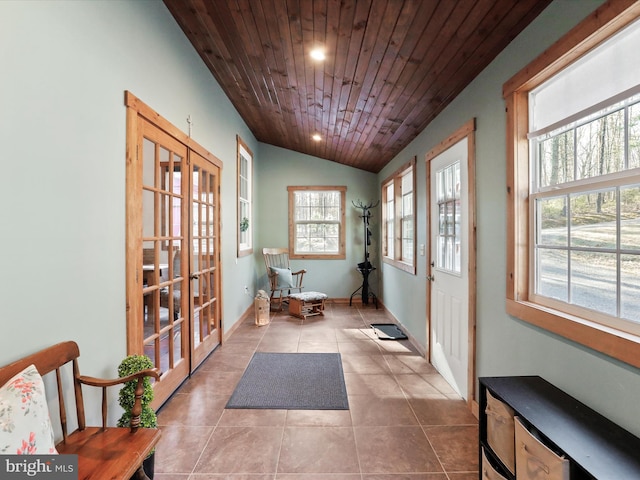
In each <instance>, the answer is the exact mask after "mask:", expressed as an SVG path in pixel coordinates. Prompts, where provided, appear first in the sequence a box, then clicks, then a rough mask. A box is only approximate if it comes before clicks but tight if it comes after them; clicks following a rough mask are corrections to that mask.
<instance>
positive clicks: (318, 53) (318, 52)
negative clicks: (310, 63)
mask: <svg viewBox="0 0 640 480" xmlns="http://www.w3.org/2000/svg"><path fill="white" fill-rule="evenodd" d="M309 54H310V55H311V58H313V59H314V60H318V61H322V60H324V59H325V58H326V57H325V54H324V50H323V49H322V48H314V49H313V50H311V52H310V53H309Z"/></svg>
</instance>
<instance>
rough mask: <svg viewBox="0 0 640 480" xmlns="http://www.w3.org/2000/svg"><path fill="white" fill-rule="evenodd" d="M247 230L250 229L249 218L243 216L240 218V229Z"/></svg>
mask: <svg viewBox="0 0 640 480" xmlns="http://www.w3.org/2000/svg"><path fill="white" fill-rule="evenodd" d="M247 230H249V219H248V218H247V217H242V220H240V231H241V232H246V231H247Z"/></svg>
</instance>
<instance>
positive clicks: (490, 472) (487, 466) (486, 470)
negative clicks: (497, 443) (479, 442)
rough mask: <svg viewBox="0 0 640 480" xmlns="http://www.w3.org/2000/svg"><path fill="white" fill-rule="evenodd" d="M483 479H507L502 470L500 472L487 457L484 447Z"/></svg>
mask: <svg viewBox="0 0 640 480" xmlns="http://www.w3.org/2000/svg"><path fill="white" fill-rule="evenodd" d="M481 468H482V476H481V478H482V480H507V478H506V477H504V476H502V475H501V474H500V472H498V471H497V470H496V469H495V468H493V465H491V462H489V460H488V459H487V456H486V454H485V453H484V448H483V449H482V467H481Z"/></svg>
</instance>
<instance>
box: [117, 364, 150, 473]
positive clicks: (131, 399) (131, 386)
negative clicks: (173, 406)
mask: <svg viewBox="0 0 640 480" xmlns="http://www.w3.org/2000/svg"><path fill="white" fill-rule="evenodd" d="M153 368H155V365H154V364H153V362H152V361H151V359H150V358H149V357H147V356H146V355H129V356H128V357H126V358H124V360H122V362H121V363H120V365H119V366H118V376H119V377H120V378H122V377H126V376H128V375H132V374H134V373H138V372H140V371H142V370H147V369H153ZM137 383H138V382H137V380H131V381H129V382H127V383H125V384H124V385H123V386H122V388H121V389H120V394H119V395H118V402H119V403H120V406H121V407H122V408H123V409H124V413H123V414H122V416H121V417H120V419H119V420H118V426H119V427H128V426H129V423H130V422H131V411H132V409H133V405H134V403H135V395H136V394H135V391H136V386H137ZM143 387H144V391H143V393H142V399H141V400H142V412H141V414H140V427H143V428H156V427H157V426H158V419H157V417H156V412H154V411H153V409H152V408H151V401H152V400H153V387H152V386H151V381H150V379H149V377H145V378H144V380H143ZM154 459H155V451H153V452H151V454H150V455H149V456H148V457H147V458H146V459H145V460H144V461H143V464H142V467H143V469H144V472H145V473H146V475H147V477H149V478H150V479H153V475H154Z"/></svg>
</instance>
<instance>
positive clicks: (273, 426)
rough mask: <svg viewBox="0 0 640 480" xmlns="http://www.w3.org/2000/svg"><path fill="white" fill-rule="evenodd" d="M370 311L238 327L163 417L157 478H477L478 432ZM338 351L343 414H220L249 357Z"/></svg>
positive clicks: (340, 310)
mask: <svg viewBox="0 0 640 480" xmlns="http://www.w3.org/2000/svg"><path fill="white" fill-rule="evenodd" d="M387 322H390V319H389V318H388V317H387V316H386V314H385V312H384V311H383V310H376V309H375V308H374V307H373V306H371V305H368V306H364V308H361V307H355V306H354V307H349V306H347V305H333V304H327V307H326V310H325V315H324V317H311V318H309V319H307V320H304V321H303V320H300V319H297V318H294V317H291V316H289V315H288V313H287V312H286V311H285V312H281V313H277V314H276V313H272V318H271V323H270V324H269V325H267V326H263V327H257V326H255V325H254V324H253V321H246V322H244V323H243V324H242V325H241V326H240V327H239V328H238V329H237V330H236V331H235V332H234V333H233V335H232V336H231V337H230V338H229V339H228V340H227V341H226V342H225V343H224V344H223V345H222V346H220V347H219V348H218V349H217V350H216V351H215V352H214V353H213V354H212V355H211V356H210V357H209V358H208V359H207V360H206V361H205V362H204V363H203V364H202V366H201V367H200V368H199V369H198V371H197V372H196V373H195V374H194V375H193V376H192V377H191V378H190V379H189V380H187V381H186V382H185V383H184V385H183V386H182V387H181V388H180V390H178V391H177V392H176V393H175V394H174V395H173V397H172V398H171V399H170V400H169V401H168V402H167V403H166V404H165V405H164V406H163V407H162V409H161V410H160V412H159V414H158V423H159V425H160V427H161V428H162V431H163V432H162V439H161V440H160V444H159V446H158V449H157V454H156V465H155V471H156V475H155V478H156V480H167V479H175V480H221V479H227V480H298V479H301V480H302V479H304V480H476V479H477V478H478V422H477V420H476V418H475V417H474V416H473V415H472V414H471V413H470V412H469V410H468V409H467V406H466V403H465V402H464V401H463V400H461V399H460V398H459V397H458V395H456V393H455V392H454V391H453V390H452V389H451V387H449V385H448V384H447V383H446V382H445V381H444V380H443V379H442V377H441V376H440V375H438V373H437V372H436V371H435V370H434V368H433V367H432V366H431V365H429V363H427V362H426V361H425V360H424V358H422V357H421V356H420V355H419V354H418V353H417V352H416V351H415V350H414V349H413V348H412V347H411V345H410V344H409V342H408V341H389V340H386V341H381V340H378V339H377V338H376V336H375V334H374V333H373V331H372V329H371V328H370V327H369V324H370V323H387ZM256 351H261V352H339V353H340V354H341V357H342V362H343V369H344V375H345V383H346V386H347V392H348V395H349V406H350V409H349V410H333V411H326V410H325V411H317V410H314V411H310V410H226V409H225V408H224V407H225V404H226V403H227V400H228V399H229V396H230V395H231V393H232V392H233V390H234V388H235V386H236V384H237V382H238V380H239V379H240V377H241V376H242V373H243V371H244V369H245V367H246V366H247V364H248V363H249V360H250V359H251V356H252V355H253V353H254V352H256Z"/></svg>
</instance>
